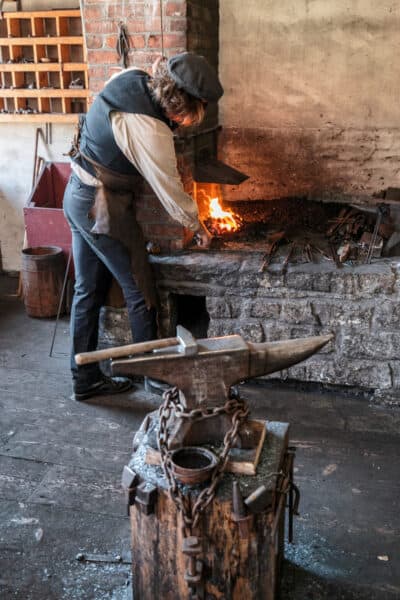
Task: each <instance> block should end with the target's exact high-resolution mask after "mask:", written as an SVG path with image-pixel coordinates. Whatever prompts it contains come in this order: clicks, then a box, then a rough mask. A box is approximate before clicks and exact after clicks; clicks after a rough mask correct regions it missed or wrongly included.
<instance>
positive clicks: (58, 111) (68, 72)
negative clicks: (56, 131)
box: [0, 9, 90, 123]
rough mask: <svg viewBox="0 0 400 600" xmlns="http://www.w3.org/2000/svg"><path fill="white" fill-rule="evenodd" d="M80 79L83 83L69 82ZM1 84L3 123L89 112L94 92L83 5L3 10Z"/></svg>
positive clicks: (66, 117)
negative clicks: (90, 91)
mask: <svg viewBox="0 0 400 600" xmlns="http://www.w3.org/2000/svg"><path fill="white" fill-rule="evenodd" d="M46 61H48V62H46ZM77 79H78V80H80V81H79V83H81V82H82V86H83V87H78V88H76V87H73V86H72V87H70V86H71V83H73V82H74V81H75V80H77ZM0 84H1V85H0V122H3V123H4V122H9V121H20V122H36V121H40V122H66V123H69V122H76V120H77V115H78V113H82V112H87V110H88V101H89V95H90V93H89V89H88V87H89V85H88V69H87V62H86V48H85V41H84V37H83V35H82V20H81V13H80V10H78V9H73V10H50V11H32V12H31V11H29V12H27V11H24V12H6V13H4V18H3V19H2V20H0ZM30 86H32V87H30ZM24 110H28V111H29V112H27V113H21V111H24Z"/></svg>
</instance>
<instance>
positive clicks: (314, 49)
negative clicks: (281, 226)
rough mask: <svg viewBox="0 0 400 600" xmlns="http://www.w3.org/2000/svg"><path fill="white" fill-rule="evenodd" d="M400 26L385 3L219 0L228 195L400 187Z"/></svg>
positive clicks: (396, 11)
mask: <svg viewBox="0 0 400 600" xmlns="http://www.w3.org/2000/svg"><path fill="white" fill-rule="evenodd" d="M399 26H400V5H399V4H398V3H397V2H394V1H393V0H382V1H381V2H380V3H377V2H375V0H337V1H335V2H327V1H326V0H279V1H278V0H248V1H247V2H246V3H245V4H244V3H243V2H242V1H241V0H229V1H228V0H221V1H220V76H221V79H222V81H223V84H224V87H225V95H224V97H223V98H222V100H221V101H220V116H221V122H222V124H223V127H224V133H223V138H222V150H223V153H224V157H223V158H224V159H226V160H227V162H229V161H231V164H234V165H236V166H237V167H238V168H240V169H242V170H244V171H245V172H247V173H248V174H249V175H250V176H251V178H250V180H249V181H248V182H247V183H245V184H243V185H242V186H240V188H238V189H237V190H235V189H230V190H228V196H230V199H240V198H249V199H260V198H273V197H281V196H293V195H299V194H305V193H311V194H318V193H323V192H328V193H329V192H344V193H349V194H369V193H371V192H372V191H376V190H377V189H382V188H384V187H388V186H399V185H400V179H399V172H400V167H399V158H400V142H399V129H398V127H399V117H400V105H399V102H398V97H399V81H400V64H399V63H398V61H397V59H396V56H397V55H398V52H399V48H400V38H399V36H398V30H399Z"/></svg>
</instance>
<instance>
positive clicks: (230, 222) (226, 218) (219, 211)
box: [209, 198, 242, 233]
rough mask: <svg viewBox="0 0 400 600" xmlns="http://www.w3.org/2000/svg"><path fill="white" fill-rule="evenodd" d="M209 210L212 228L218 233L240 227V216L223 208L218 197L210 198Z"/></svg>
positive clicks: (235, 229) (228, 231)
mask: <svg viewBox="0 0 400 600" xmlns="http://www.w3.org/2000/svg"><path fill="white" fill-rule="evenodd" d="M209 211H210V216H209V218H210V220H211V225H212V228H213V229H215V230H216V231H217V232H218V233H224V232H226V233H230V232H232V231H237V230H238V229H240V227H241V224H242V222H241V219H240V217H238V215H235V214H234V213H233V212H232V211H230V210H224V209H223V208H222V206H221V205H220V203H219V199H218V198H211V199H210V205H209Z"/></svg>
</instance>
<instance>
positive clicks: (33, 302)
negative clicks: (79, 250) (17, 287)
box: [21, 246, 65, 317]
mask: <svg viewBox="0 0 400 600" xmlns="http://www.w3.org/2000/svg"><path fill="white" fill-rule="evenodd" d="M64 274H65V258H64V254H63V251H62V249H61V248H59V247H58V246H38V247H36V248H25V249H24V250H22V268H21V275H22V286H23V292H24V304H25V310H26V312H27V314H28V315H29V316H30V317H54V316H56V315H57V311H58V306H59V302H60V298H61V294H62V287H63V280H64ZM61 312H63V307H62V310H61Z"/></svg>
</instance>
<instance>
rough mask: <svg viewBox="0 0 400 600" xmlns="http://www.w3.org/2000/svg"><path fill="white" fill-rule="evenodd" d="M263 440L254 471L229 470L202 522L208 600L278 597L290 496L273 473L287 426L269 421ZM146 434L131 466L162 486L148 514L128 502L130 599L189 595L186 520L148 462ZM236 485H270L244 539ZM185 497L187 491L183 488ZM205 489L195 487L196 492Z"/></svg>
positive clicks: (174, 599)
mask: <svg viewBox="0 0 400 600" xmlns="http://www.w3.org/2000/svg"><path fill="white" fill-rule="evenodd" d="M266 427H267V432H266V440H265V444H264V448H263V451H262V454H261V458H260V462H259V466H258V469H257V475H255V476H237V475H229V474H225V475H224V477H223V479H222V481H221V483H220V484H219V487H218V488H217V494H216V497H215V498H214V500H213V501H212V503H211V504H210V505H209V506H208V507H207V508H206V510H205V512H204V515H203V517H202V518H201V520H200V531H199V535H200V536H201V538H202V555H201V559H202V561H203V572H204V595H203V596H202V597H204V598H205V599H209V600H211V599H212V600H227V599H228V598H229V599H230V600H244V599H246V600H256V599H257V600H258V599H260V598H263V600H274V599H275V598H277V594H278V587H279V569H280V564H281V561H282V558H283V541H284V521H285V515H284V510H285V509H284V506H285V499H286V498H285V496H284V495H282V494H280V493H278V492H277V491H276V486H277V476H276V473H278V472H279V470H280V469H281V468H282V466H283V464H284V459H285V454H286V451H287V446H288V428H289V426H288V424H286V423H276V422H275V423H274V422H270V423H267V424H266ZM145 454H146V436H144V438H143V439H142V441H141V443H140V445H139V447H138V448H137V450H136V452H135V454H134V455H133V457H132V460H131V462H130V464H129V467H130V468H131V469H133V470H134V471H135V472H136V473H137V475H138V477H139V479H140V480H141V482H146V483H147V484H151V485H154V486H156V487H157V494H156V500H155V505H154V512H153V513H152V514H144V512H142V511H141V510H140V508H139V507H138V506H139V505H138V503H137V501H136V503H135V504H133V505H132V506H131V507H130V520H131V529H132V569H133V597H134V599H135V600H138V599H140V600H185V599H186V598H190V593H189V588H188V586H187V584H186V582H185V579H184V572H185V569H186V560H187V559H186V557H185V556H184V555H183V554H182V552H181V548H182V534H181V517H180V515H179V514H178V512H177V509H176V506H175V504H174V502H173V501H172V500H171V499H170V497H169V494H168V491H167V489H166V488H167V486H166V480H165V477H164V475H163V472H162V469H161V468H160V467H154V466H149V465H146V463H145V458H144V457H145ZM234 480H236V481H238V482H239V485H240V489H241V492H242V495H243V496H244V497H247V496H249V494H250V493H252V492H253V491H254V490H255V489H257V488H258V487H259V486H260V485H265V486H266V487H267V489H268V493H267V502H266V505H265V506H266V507H265V508H264V510H263V512H260V513H259V514H255V515H254V517H253V522H252V525H251V530H250V533H249V534H248V536H247V537H241V536H240V533H239V528H238V525H237V523H235V522H234V521H233V520H232V483H233V481H234ZM182 489H183V492H184V493H185V494H187V493H189V492H190V490H189V488H187V487H183V488H182ZM199 490H200V488H199V487H198V486H197V488H192V493H193V494H194V495H196V494H198V493H199Z"/></svg>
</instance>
